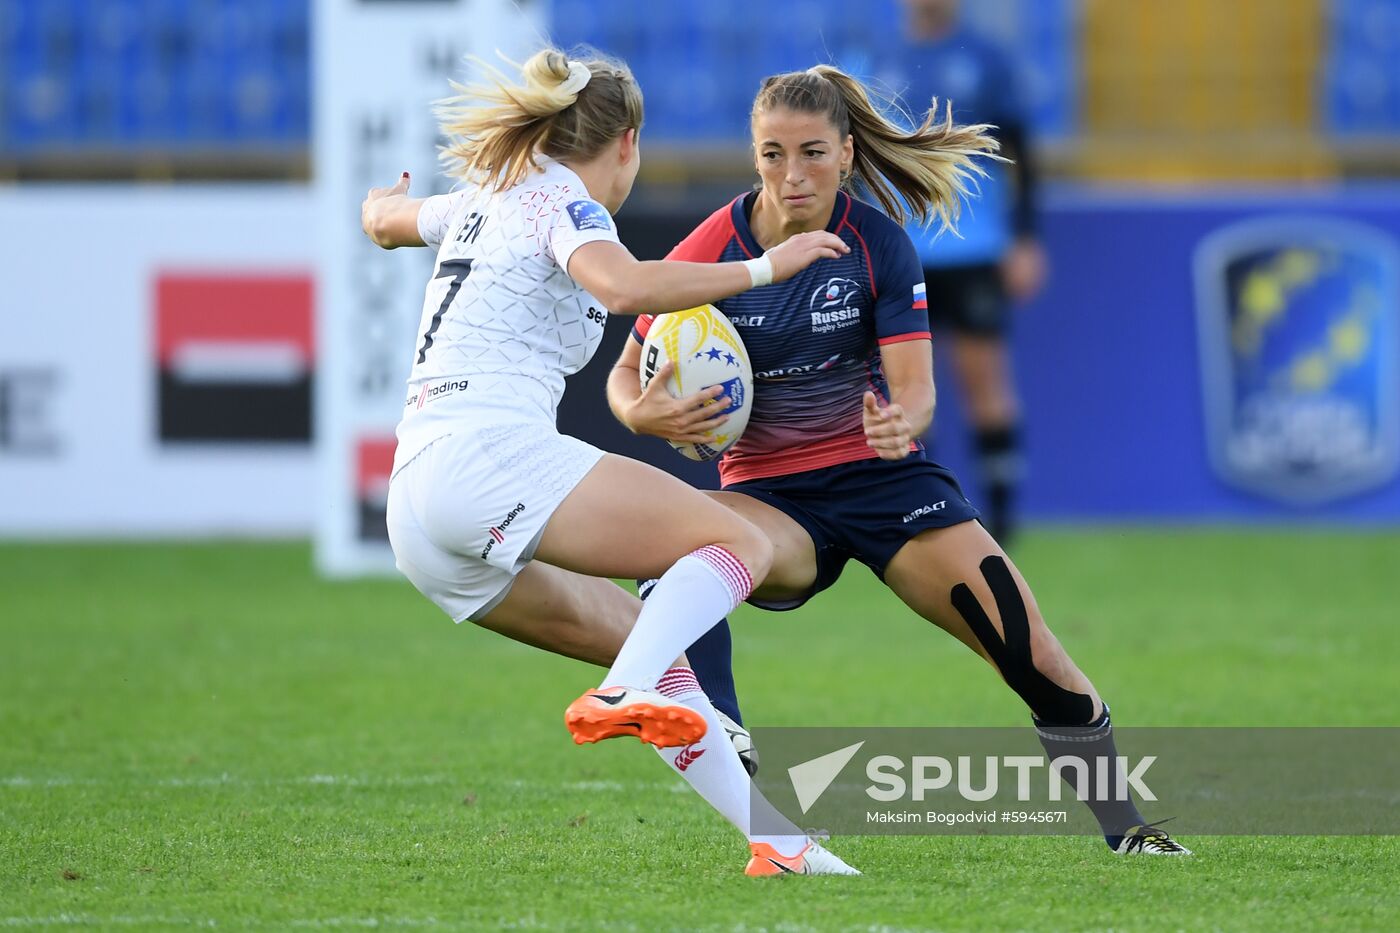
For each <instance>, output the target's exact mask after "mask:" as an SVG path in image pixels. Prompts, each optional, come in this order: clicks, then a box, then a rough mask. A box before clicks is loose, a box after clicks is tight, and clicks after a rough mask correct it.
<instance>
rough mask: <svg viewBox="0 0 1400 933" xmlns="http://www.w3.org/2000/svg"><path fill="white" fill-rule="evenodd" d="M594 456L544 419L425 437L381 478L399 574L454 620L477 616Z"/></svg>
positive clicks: (506, 588) (495, 599)
mask: <svg viewBox="0 0 1400 933" xmlns="http://www.w3.org/2000/svg"><path fill="white" fill-rule="evenodd" d="M602 456H603V451H601V450H599V449H598V448H596V447H594V446H592V445H591V444H585V443H584V442H583V441H581V440H578V439H577V438H573V437H568V436H566V435H563V434H560V433H558V432H557V431H555V430H554V429H553V427H552V426H550V425H548V424H545V423H542V422H534V423H531V422H529V421H522V422H513V423H506V424H491V425H473V426H470V427H465V426H464V427H463V429H462V430H461V431H458V432H457V433H454V434H450V435H448V436H446V437H441V438H439V439H437V440H436V441H433V442H432V443H431V444H430V445H428V446H427V447H425V448H424V449H423V450H422V451H420V452H419V453H418V455H417V456H416V457H414V458H413V459H412V460H410V461H409V462H408V463H406V464H404V465H403V466H402V467H401V468H400V469H399V471H398V472H397V473H395V474H394V477H393V479H392V480H391V481H390V484H389V506H388V524H389V543H390V544H391V545H392V546H393V549H394V559H395V563H396V564H397V565H398V568H399V571H400V572H401V573H403V575H404V576H406V577H408V579H409V581H410V582H412V583H413V585H414V586H415V587H417V588H418V591H419V592H420V593H422V594H423V595H424V596H426V597H428V598H429V599H431V600H432V601H433V602H434V603H436V604H437V605H438V606H439V607H440V608H441V609H442V610H443V611H444V612H446V613H447V614H448V615H449V616H451V617H452V621H454V622H461V621H463V620H464V619H479V618H481V617H482V616H485V615H486V613H488V612H490V611H491V610H492V609H494V608H496V606H498V605H500V603H501V601H502V600H504V599H505V598H506V595H507V594H508V593H509V592H510V587H511V584H512V583H513V582H514V580H515V575H516V574H518V573H519V572H520V571H521V570H522V569H523V568H524V567H525V565H526V564H528V563H529V562H530V560H531V558H533V557H534V554H535V549H536V548H537V547H538V546H539V542H540V537H541V536H542V535H543V534H544V529H545V525H546V524H548V522H549V519H550V516H552V515H553V514H554V510H555V509H557V508H558V507H559V504H560V503H561V502H563V501H564V498H565V497H566V496H568V494H569V493H570V492H572V491H573V489H574V487H575V486H577V485H578V484H579V482H580V481H581V480H582V479H583V477H584V476H585V475H587V473H588V471H590V470H592V469H593V467H594V466H596V465H597V463H598V461H599V460H600V459H601V458H602Z"/></svg>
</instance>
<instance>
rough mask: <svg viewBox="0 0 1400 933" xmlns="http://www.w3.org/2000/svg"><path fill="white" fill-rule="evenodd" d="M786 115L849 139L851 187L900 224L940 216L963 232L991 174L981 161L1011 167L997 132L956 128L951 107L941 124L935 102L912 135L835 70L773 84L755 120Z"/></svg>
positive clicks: (776, 78)
mask: <svg viewBox="0 0 1400 933" xmlns="http://www.w3.org/2000/svg"><path fill="white" fill-rule="evenodd" d="M781 108H786V109H788V110H795V111H798V112H799V113H820V114H824V115H825V116H826V117H827V119H829V120H830V121H831V123H832V125H833V126H835V127H836V129H837V131H838V132H839V133H840V135H841V136H842V137H843V138H844V137H845V136H846V134H847V133H849V134H850V135H851V139H852V142H853V143H854V148H855V158H854V163H853V165H852V167H851V178H850V179H847V180H846V181H847V182H850V181H856V182H859V183H860V184H861V185H862V186H864V187H865V188H866V189H867V190H868V191H869V192H870V193H871V194H873V195H874V196H875V199H876V200H877V201H879V202H880V207H881V208H883V209H884V211H885V213H886V214H888V215H889V216H890V217H892V218H894V219H895V220H897V221H899V222H900V223H904V222H905V221H907V220H908V219H909V216H910V214H911V213H912V214H913V216H914V217H916V218H917V219H918V220H919V222H920V223H927V222H928V221H929V220H931V219H932V218H933V217H937V218H938V220H939V222H940V224H941V225H942V227H943V229H946V230H951V231H953V232H954V233H956V232H957V223H958V215H959V214H960V213H961V211H962V201H963V198H964V197H965V196H967V195H968V194H970V193H971V192H972V191H973V190H974V189H975V187H976V178H977V177H985V176H986V174H987V172H986V170H985V169H983V168H982V166H981V165H979V164H978V161H977V159H978V157H983V158H990V159H995V160H997V161H1002V162H1004V161H1006V160H1005V159H1003V158H1002V157H1001V156H999V155H997V154H996V153H997V151H998V150H999V149H1000V148H1001V144H1000V143H998V142H997V140H996V139H995V138H994V137H993V136H992V135H991V130H992V129H994V127H992V126H990V125H988V124H985V123H978V124H974V125H971V126H958V125H956V124H954V123H953V106H952V104H951V103H948V104H947V106H946V109H945V111H944V116H943V119H942V120H939V119H938V117H937V112H938V100H937V98H934V100H933V102H932V106H931V107H930V109H929V111H928V113H927V114H925V116H924V121H923V123H922V124H921V125H920V126H918V127H917V128H915V129H913V130H904V129H902V128H901V127H899V126H898V125H896V124H895V123H892V122H891V121H890V120H889V119H888V118H886V117H885V115H884V114H883V113H882V112H881V110H880V109H878V108H877V107H876V106H875V104H874V103H873V102H872V101H871V98H870V94H869V92H868V91H867V90H866V88H865V86H864V85H863V84H861V83H860V82H859V81H857V80H856V79H855V78H853V77H851V76H850V75H848V74H846V73H845V72H844V71H842V70H841V69H839V68H835V67H833V66H831V65H817V66H816V67H815V68H809V69H807V70H806V71H792V72H788V73H786V74H780V75H773V76H771V77H768V78H765V79H764V81H763V84H762V86H761V87H760V88H759V91H758V96H757V97H755V98H754V102H753V110H752V112H751V114H750V118H751V119H756V118H757V117H758V116H759V114H763V113H768V112H770V111H773V110H777V109H781ZM901 197H902V200H901ZM906 205H907V208H906Z"/></svg>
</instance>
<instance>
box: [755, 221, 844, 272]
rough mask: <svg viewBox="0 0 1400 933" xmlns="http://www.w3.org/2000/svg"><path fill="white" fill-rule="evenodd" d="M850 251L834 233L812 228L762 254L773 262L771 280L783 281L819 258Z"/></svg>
mask: <svg viewBox="0 0 1400 933" xmlns="http://www.w3.org/2000/svg"><path fill="white" fill-rule="evenodd" d="M850 251H851V248H850V247H849V246H847V245H846V243H845V241H844V240H842V239H841V238H840V237H839V236H837V235H836V234H834V233H828V232H827V231H825V230H813V231H810V232H808V233H797V234H794V235H792V236H790V237H788V238H787V239H786V240H784V241H783V242H781V243H779V244H778V245H777V246H775V247H773V248H772V249H770V250H768V252H766V253H764V254H763V255H765V256H767V257H768V261H769V262H771V263H772V264H773V281H774V282H783V281H786V280H788V279H790V278H792V277H793V276H794V275H796V274H797V273H799V272H801V271H802V270H803V269H805V268H807V267H808V266H810V265H811V264H812V263H814V262H816V261H817V260H819V259H837V258H839V257H841V256H844V255H846V254H847V253H849V252H850Z"/></svg>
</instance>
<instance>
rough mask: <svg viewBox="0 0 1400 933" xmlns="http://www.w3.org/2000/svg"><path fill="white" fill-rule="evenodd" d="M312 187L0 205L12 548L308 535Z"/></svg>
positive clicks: (67, 193) (16, 191) (54, 197)
mask: <svg viewBox="0 0 1400 933" xmlns="http://www.w3.org/2000/svg"><path fill="white" fill-rule="evenodd" d="M314 217H315V214H314V205H313V202H312V198H311V192H310V191H309V190H308V189H307V188H306V187H305V186H302V185H239V186H236V187H235V186H213V185H179V186H136V185H120V186H118V185H92V186H86V185H24V186H19V187H16V188H13V189H8V190H6V189H0V218H3V223H4V226H5V229H6V230H7V231H8V236H7V242H8V244H9V245H7V247H6V248H5V249H3V250H0V536H4V537H11V538H13V537H48V536H88V535H119V536H131V535H137V536H141V535H187V534H199V535H206V534H224V533H235V534H279V535H287V534H305V533H306V531H307V530H308V529H309V528H310V527H311V525H312V521H313V517H314V516H313V506H312V504H311V499H312V489H313V485H314V481H315V475H314V469H313V461H312V454H311V391H312V380H313V375H314V361H315V354H316V347H315V321H314V314H313V303H314V302H313V291H314V289H313V282H312V274H313V268H314V263H315V255H314V251H313V248H312V239H311V236H312V224H313V222H314Z"/></svg>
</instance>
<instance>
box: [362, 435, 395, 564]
mask: <svg viewBox="0 0 1400 933" xmlns="http://www.w3.org/2000/svg"><path fill="white" fill-rule="evenodd" d="M397 443H398V442H397V441H396V440H394V437H393V435H389V436H388V437H362V438H360V439H359V441H357V442H356V444H355V514H356V516H357V518H356V524H355V529H356V530H355V533H356V535H357V536H358V537H359V539H360V540H361V541H388V540H389V525H388V523H387V522H386V520H385V517H384V514H385V512H386V511H387V510H388V507H389V477H390V476H392V475H393V473H394V448H395V446H396V445H397Z"/></svg>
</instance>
